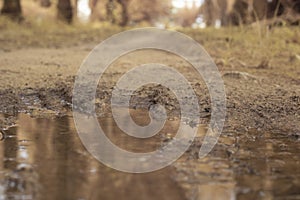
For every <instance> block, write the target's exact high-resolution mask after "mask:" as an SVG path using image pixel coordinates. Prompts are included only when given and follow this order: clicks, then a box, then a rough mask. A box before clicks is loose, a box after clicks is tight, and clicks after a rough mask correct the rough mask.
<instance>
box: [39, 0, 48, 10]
mask: <svg viewBox="0 0 300 200" xmlns="http://www.w3.org/2000/svg"><path fill="white" fill-rule="evenodd" d="M40 5H41V7H44V8H49V7H50V6H51V1H50V0H40Z"/></svg>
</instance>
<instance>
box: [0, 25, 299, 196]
mask: <svg viewBox="0 0 300 200" xmlns="http://www.w3.org/2000/svg"><path fill="white" fill-rule="evenodd" d="M61 26H62V25H61ZM120 31H122V30H120V29H117V28H109V27H102V28H94V27H80V28H79V29H78V27H76V28H74V27H73V28H72V27H65V26H62V27H60V28H55V29H54V28H53V27H51V26H50V27H45V26H41V27H39V26H37V25H34V24H30V23H29V24H24V25H22V27H18V26H17V25H14V24H11V23H8V22H7V23H6V22H3V23H2V24H1V25H0V44H1V45H0V72H1V79H0V97H1V98H0V112H1V113H5V114H8V115H7V116H10V117H6V118H5V117H2V119H0V126H1V128H2V129H6V128H8V127H9V126H12V125H14V123H15V121H14V117H13V116H14V114H16V113H18V112H26V113H30V114H31V115H32V116H33V117H37V116H43V117H54V116H57V115H59V116H61V115H65V114H66V113H67V112H68V111H69V110H70V109H71V103H72V88H73V84H74V80H75V76H76V73H77V70H78V69H79V67H80V65H81V63H82V61H83V60H84V58H85V57H86V56H87V55H88V53H89V52H90V51H91V50H92V49H93V47H95V46H96V45H97V44H98V43H100V42H101V41H102V40H104V39H105V38H107V37H109V35H112V34H113V33H117V32H120ZM178 31H180V32H183V33H186V34H187V35H189V36H191V37H193V38H194V39H195V40H196V41H198V42H199V43H200V44H201V45H203V46H204V48H205V49H206V50H207V51H208V53H209V54H210V55H211V57H212V58H213V59H214V60H215V62H216V64H217V66H218V68H219V70H220V72H221V74H222V76H223V79H224V82H225V88H226V95H227V117H226V122H225V127H224V131H223V133H224V134H223V136H222V137H221V138H220V141H221V143H220V144H223V145H224V144H225V147H224V146H222V145H219V146H218V145H217V146H216V147H215V150H214V151H213V152H212V154H211V156H216V155H217V157H220V158H222V159H225V160H227V161H228V166H227V167H226V166H222V167H220V166H219V168H222V170H225V169H226V168H228V169H231V170H232V169H233V171H234V170H241V169H245V168H243V167H242V166H243V164H245V163H243V162H240V163H239V164H237V163H235V161H236V160H237V159H239V158H240V157H239V155H240V154H238V153H237V152H238V150H239V149H240V148H239V146H238V144H237V140H240V141H242V143H243V140H242V139H243V138H244V139H245V138H246V139H249V138H250V139H251V140H254V141H257V142H259V141H260V140H262V138H264V137H266V134H267V133H268V134H269V136H270V135H271V136H270V137H273V136H274V135H276V136H279V135H280V136H282V135H284V137H286V138H287V139H288V140H290V141H291V143H293V144H294V143H295V142H296V145H297V144H298V146H299V143H297V142H299V137H300V125H299V121H300V67H299V66H300V29H299V27H294V28H288V27H277V28H272V29H266V28H263V27H239V28H226V29H219V30H214V29H208V30H192V29H191V30H190V29H183V30H182V29H181V30H178ZM153 60H155V61H157V62H161V63H165V64H167V65H169V66H173V67H175V68H176V69H177V70H179V71H180V72H182V73H183V74H184V75H185V76H186V77H187V78H188V80H189V81H190V82H191V83H192V85H193V87H194V89H195V91H196V94H197V95H198V97H199V104H200V106H201V112H200V115H201V117H202V119H204V121H205V119H209V117H210V104H209V102H210V99H209V94H208V92H207V89H206V86H205V84H204V83H203V81H202V80H201V77H198V76H195V73H193V70H192V69H191V67H190V65H189V64H188V63H186V62H185V61H183V60H181V59H180V58H179V57H176V56H174V55H169V54H167V53H164V52H158V51H152V50H147V51H139V52H134V53H131V54H129V55H126V56H124V57H122V58H120V59H119V60H117V61H116V62H114V63H113V65H112V66H111V67H110V69H109V70H108V71H107V72H106V73H105V76H104V78H103V79H102V80H101V81H100V83H99V89H98V93H97V99H96V105H97V112H98V114H99V115H106V114H108V113H109V103H110V98H109V97H110V92H111V90H112V87H113V85H114V83H115V81H116V80H118V78H119V77H120V76H121V75H122V74H124V73H125V72H126V71H127V70H129V69H130V68H132V67H134V66H136V65H137V64H141V63H147V62H148V61H153ZM149 89H151V90H149ZM167 93H168V91H166V90H165V89H164V88H162V87H154V86H148V87H145V88H141V90H140V91H138V92H136V93H135V96H134V97H133V98H132V102H131V103H132V107H133V108H136V107H139V106H140V107H148V106H149V105H150V104H151V103H153V102H159V103H163V104H165V105H166V106H167V109H168V110H169V111H170V112H169V114H170V116H171V117H172V116H176V115H178V103H177V101H176V99H175V98H173V97H172V95H167ZM146 97H150V99H151V98H152V101H149V98H146ZM145 99H146V100H145ZM274 137H275V136H274ZM200 145H201V141H197V140H196V141H195V143H194V144H193V146H192V147H191V149H190V151H189V152H187V153H186V157H184V158H182V159H181V160H182V162H179V163H177V164H176V167H177V169H178V174H177V178H176V179H178V181H179V182H180V183H182V187H184V188H186V190H187V191H188V192H187V193H189V194H190V196H193V195H192V194H193V192H194V190H193V187H192V186H193V184H192V183H191V182H193V181H191V180H194V179H195V180H200V179H201V180H203V177H202V175H201V173H198V172H199V171H197V169H199V165H201V163H199V162H198V161H197V160H195V159H192V158H194V156H195V155H196V152H197V149H198V147H199V146H200ZM294 145H295V144H294ZM245 146H246V147H245V148H244V149H247V143H245ZM254 146H255V145H254ZM254 146H251V147H252V148H253V147H254ZM224 148H225V150H224ZM249 148H250V147H249ZM243 155H247V154H243ZM186 160H188V161H189V162H187V163H186V162H185V161H186ZM216 162H217V161H214V162H213V163H210V164H211V165H212V166H214V167H216V165H217V166H218V163H216ZM202 164H203V163H202ZM210 164H209V165H208V166H210ZM223 164H224V163H223ZM250 171H251V170H250ZM298 171H299V170H298ZM228 173H231V172H230V170H229V171H228ZM249 173H251V172H249ZM207 174H210V176H211V177H210V178H212V176H213V174H212V173H211V172H209V171H208V172H207ZM222 177H224V176H222ZM225 177H226V176H225ZM206 178H207V177H206ZM186 179H188V180H190V181H185V180H186ZM297 180H299V179H297ZM222 181H223V182H226V183H227V184H225V185H224V188H230V187H231V184H233V183H232V182H231V180H227V179H226V180H222ZM222 181H220V182H222ZM253 182H255V180H253ZM297 184H298V185H297V187H299V185H300V184H299V183H297ZM202 189H203V188H202ZM204 189H205V188H204ZM207 189H213V188H207ZM243 192H245V191H243V190H241V194H242V193H243ZM191 199H192V198H191ZM241 199H242V198H241Z"/></svg>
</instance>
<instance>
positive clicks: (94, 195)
mask: <svg viewBox="0 0 300 200" xmlns="http://www.w3.org/2000/svg"><path fill="white" fill-rule="evenodd" d="M138 116H139V115H137V117H136V119H135V120H136V121H137V122H138V123H140V124H143V123H146V124H147V120H148V118H146V119H145V118H143V117H138ZM17 118H18V120H17V124H18V126H17V127H13V128H10V129H9V130H8V131H6V138H5V140H3V141H0V142H1V143H0V160H1V162H0V180H1V185H0V199H22V200H25V199H43V200H47V199H49V200H53V199H78V200H84V199H87V200H90V199H97V200H98V199H105V200H110V199H125V200H126V199H128V200H132V199H133V200H134V199H138V200H147V199H158V200H159V199H162V200H163V199H174V200H176V199H178V200H179V199H180V200H182V199H185V197H184V192H183V190H182V189H181V188H180V187H179V186H178V185H177V183H176V182H175V180H174V179H173V176H174V168H173V167H168V168H165V169H163V170H160V171H157V172H153V173H148V174H126V173H121V172H118V171H115V170H113V169H110V168H108V167H106V166H104V165H102V164H100V163H99V162H98V161H97V160H96V159H94V158H93V157H92V156H91V155H90V154H89V153H88V152H87V151H86V150H85V148H84V147H83V146H82V144H81V141H80V140H79V138H78V136H77V133H76V131H75V127H74V122H73V119H72V118H71V117H61V118H54V119H39V118H31V117H29V116H28V115H26V114H19V115H18V117H17ZM99 121H100V124H101V125H102V127H103V129H104V131H105V132H106V133H108V134H107V135H108V136H109V137H110V138H111V139H112V141H113V142H114V143H116V144H117V145H119V146H121V147H122V148H125V149H129V150H132V151H146V152H147V151H151V150H153V149H156V148H158V147H160V145H161V144H162V142H161V140H163V139H165V138H164V137H162V136H161V135H158V136H155V137H153V138H152V139H151V140H150V141H148V142H147V143H145V142H144V141H139V140H138V139H136V140H132V138H130V137H128V136H126V135H125V134H122V133H121V131H120V130H119V129H118V128H117V127H116V125H115V123H114V121H113V120H112V118H109V117H108V118H101V119H99ZM166 126H167V127H166V128H164V130H162V133H164V135H167V134H168V133H167V131H170V129H174V128H176V122H175V121H172V122H170V123H167V124H166ZM146 144H147V145H146Z"/></svg>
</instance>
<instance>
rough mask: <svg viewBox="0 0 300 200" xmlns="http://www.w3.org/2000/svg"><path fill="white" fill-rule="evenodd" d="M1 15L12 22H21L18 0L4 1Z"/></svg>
mask: <svg viewBox="0 0 300 200" xmlns="http://www.w3.org/2000/svg"><path fill="white" fill-rule="evenodd" d="M1 14H2V15H7V16H9V17H10V18H12V19H14V20H21V19H22V9H21V3H20V0H4V2H3V7H2V10H1Z"/></svg>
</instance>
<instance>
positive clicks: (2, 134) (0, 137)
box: [0, 131, 5, 141]
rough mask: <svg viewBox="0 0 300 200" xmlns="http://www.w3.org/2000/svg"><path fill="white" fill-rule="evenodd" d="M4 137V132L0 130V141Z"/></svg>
mask: <svg viewBox="0 0 300 200" xmlns="http://www.w3.org/2000/svg"><path fill="white" fill-rule="evenodd" d="M4 137H5V134H4V133H3V132H2V131H0V141H2V140H4Z"/></svg>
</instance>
